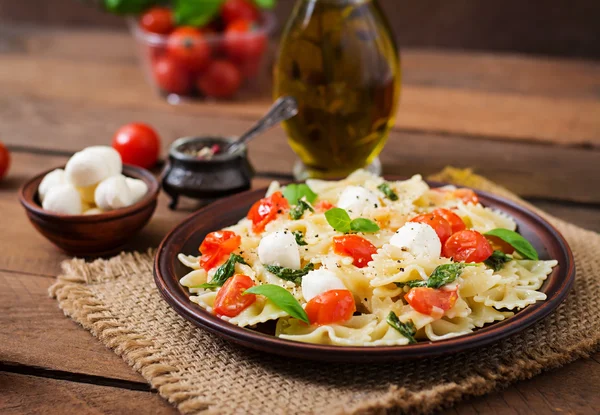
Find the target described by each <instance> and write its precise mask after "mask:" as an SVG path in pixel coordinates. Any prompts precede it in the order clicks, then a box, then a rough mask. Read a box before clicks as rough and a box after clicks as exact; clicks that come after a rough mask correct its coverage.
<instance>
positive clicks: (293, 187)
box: [282, 183, 317, 205]
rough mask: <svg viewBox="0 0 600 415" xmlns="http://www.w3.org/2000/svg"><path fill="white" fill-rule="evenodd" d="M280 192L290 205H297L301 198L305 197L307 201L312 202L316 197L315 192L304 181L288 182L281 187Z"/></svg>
mask: <svg viewBox="0 0 600 415" xmlns="http://www.w3.org/2000/svg"><path fill="white" fill-rule="evenodd" d="M282 193H283V197H285V198H286V199H287V201H288V202H289V204H290V205H297V204H298V201H299V200H300V199H302V198H305V199H306V201H307V202H308V203H313V202H314V201H315V200H316V199H317V194H316V193H315V192H313V191H312V189H311V188H310V187H308V185H306V184H304V183H300V184H294V183H292V184H288V185H287V186H285V187H284V188H283V190H282Z"/></svg>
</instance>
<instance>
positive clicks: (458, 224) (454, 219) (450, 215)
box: [431, 208, 466, 233]
mask: <svg viewBox="0 0 600 415" xmlns="http://www.w3.org/2000/svg"><path fill="white" fill-rule="evenodd" d="M431 213H433V214H435V215H438V216H441V217H442V218H444V219H446V220H447V221H448V223H449V224H450V227H451V228H452V233H456V232H458V231H462V230H464V229H466V225H465V223H464V222H463V220H462V219H461V218H460V216H458V215H457V214H456V213H454V212H452V211H451V210H448V209H443V208H439V209H436V210H434V211H433V212H431Z"/></svg>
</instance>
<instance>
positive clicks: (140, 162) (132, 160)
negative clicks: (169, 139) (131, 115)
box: [112, 122, 160, 169]
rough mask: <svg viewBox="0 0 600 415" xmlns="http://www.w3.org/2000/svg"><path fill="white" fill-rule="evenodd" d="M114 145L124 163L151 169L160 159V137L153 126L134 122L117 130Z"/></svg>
mask: <svg viewBox="0 0 600 415" xmlns="http://www.w3.org/2000/svg"><path fill="white" fill-rule="evenodd" d="M112 146H113V148H114V149H115V150H117V151H118V152H119V154H120V155H121V159H122V160H123V163H125V164H133V165H134V166H139V167H143V168H145V169H149V168H150V167H152V166H154V165H155V164H156V161H157V160H158V153H159V151H160V138H159V137H158V134H156V131H154V130H153V129H152V127H150V126H148V125H146V124H142V123H135V122H134V123H131V124H126V125H124V126H122V127H121V128H119V129H118V130H117V132H116V133H115V135H114V137H113V142H112Z"/></svg>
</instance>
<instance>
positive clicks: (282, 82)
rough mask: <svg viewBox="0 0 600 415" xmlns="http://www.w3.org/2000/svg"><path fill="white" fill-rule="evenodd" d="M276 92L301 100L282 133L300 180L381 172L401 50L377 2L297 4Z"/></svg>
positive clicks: (321, 0)
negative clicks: (295, 156) (365, 170)
mask: <svg viewBox="0 0 600 415" xmlns="http://www.w3.org/2000/svg"><path fill="white" fill-rule="evenodd" d="M274 94H275V97H279V96H281V95H291V96H293V97H295V98H296V100H297V101H298V110H299V111H298V115H297V116H295V117H294V118H292V119H290V120H288V121H286V122H285V124H284V128H285V129H286V132H287V134H288V137H289V142H290V145H291V147H292V149H293V150H294V152H296V154H298V156H299V157H300V161H301V162H300V163H299V164H297V166H296V167H295V169H294V174H295V176H296V177H297V178H298V179H305V178H307V177H319V178H327V177H340V176H344V175H347V174H348V173H350V172H352V171H353V170H355V169H358V168H361V167H369V166H370V167H371V170H374V171H375V172H377V173H379V172H380V171H377V170H378V169H379V170H380V169H381V167H380V164H379V161H378V159H377V155H378V154H379V153H380V152H381V150H382V148H383V146H384V144H385V141H386V139H387V136H388V133H389V130H390V128H391V127H392V126H393V124H394V121H395V115H396V109H397V103H398V98H399V95H400V62H399V57H398V49H397V47H396V44H395V41H394V39H393V36H392V33H391V30H390V28H389V25H388V23H387V21H386V19H385V17H384V15H383V13H382V10H381V8H380V6H379V4H378V3H377V0H297V3H296V5H295V7H294V10H293V12H292V15H291V16H290V19H289V21H288V23H287V26H286V28H285V30H284V33H283V35H282V40H281V45H280V49H279V54H278V58H277V62H276V65H275V69H274Z"/></svg>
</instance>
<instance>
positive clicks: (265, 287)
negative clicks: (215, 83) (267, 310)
mask: <svg viewBox="0 0 600 415" xmlns="http://www.w3.org/2000/svg"><path fill="white" fill-rule="evenodd" d="M248 293H249V294H259V295H264V296H265V297H267V298H268V299H269V300H271V301H272V302H273V304H275V305H276V306H277V307H279V308H281V309H282V310H283V311H285V312H286V313H288V314H289V315H290V316H292V317H294V318H297V319H298V320H302V321H304V322H305V323H306V324H310V321H309V320H308V315H306V311H304V309H303V308H302V306H301V305H300V303H299V302H298V300H296V299H295V298H294V296H293V295H292V294H290V293H289V292H288V290H286V289H285V288H282V287H280V286H279V285H274V284H262V285H257V286H254V287H251V288H248V289H247V290H246V291H244V294H248Z"/></svg>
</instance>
